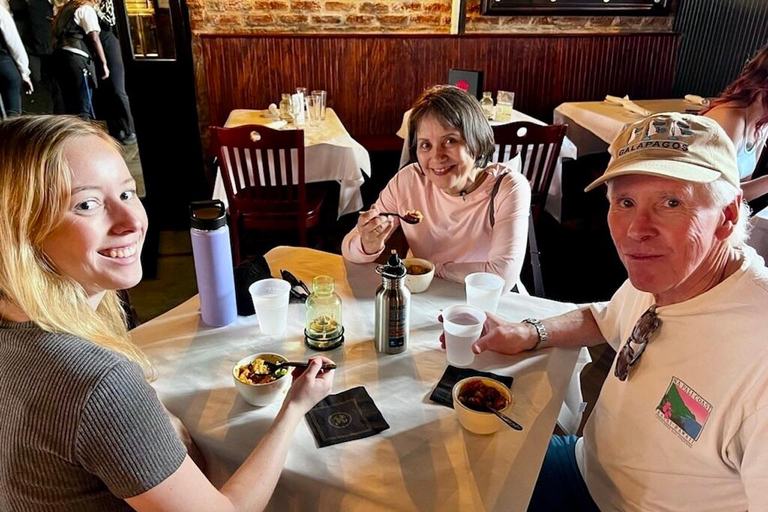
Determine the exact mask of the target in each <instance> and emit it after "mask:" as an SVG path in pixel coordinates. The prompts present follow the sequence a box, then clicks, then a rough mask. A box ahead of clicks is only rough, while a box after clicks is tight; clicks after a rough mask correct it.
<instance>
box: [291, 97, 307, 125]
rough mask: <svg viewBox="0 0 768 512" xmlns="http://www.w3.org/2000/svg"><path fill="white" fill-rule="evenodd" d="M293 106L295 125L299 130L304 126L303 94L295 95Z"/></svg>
mask: <svg viewBox="0 0 768 512" xmlns="http://www.w3.org/2000/svg"><path fill="white" fill-rule="evenodd" d="M291 105H292V106H293V124H295V125H296V127H297V128H298V127H299V126H301V125H303V124H304V96H302V95H301V93H296V94H294V95H293V98H292V100H291Z"/></svg>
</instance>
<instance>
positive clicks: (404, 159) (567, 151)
mask: <svg viewBox="0 0 768 512" xmlns="http://www.w3.org/2000/svg"><path fill="white" fill-rule="evenodd" d="M410 115H411V111H410V110H408V111H406V112H405V114H403V122H402V124H401V125H400V128H399V129H398V130H397V136H398V137H400V138H401V139H403V150H402V152H401V153H400V167H403V166H404V165H405V164H407V163H408V161H409V160H410V154H409V151H408V118H409V117H410ZM519 121H528V122H530V123H535V124H539V125H545V124H546V123H544V122H542V121H539V120H538V119H536V118H533V117H531V116H529V115H528V114H523V113H522V112H519V111H517V110H513V111H512V115H511V116H510V119H509V121H503V122H500V121H495V120H494V121H490V123H491V126H499V125H503V124H509V123H516V122H519ZM497 152H498V148H497ZM563 158H572V159H575V158H576V146H575V145H574V144H573V143H572V142H571V141H570V140H568V138H567V137H566V138H565V139H564V140H563V146H562V147H561V148H560V157H559V158H558V159H557V166H556V167H555V174H554V176H553V177H552V183H551V184H550V185H549V191H548V192H547V202H546V204H545V205H544V210H546V211H548V212H549V213H550V214H551V215H552V216H553V217H554V218H555V219H556V220H557V221H558V222H560V216H561V213H562V200H563V185H562V175H563Z"/></svg>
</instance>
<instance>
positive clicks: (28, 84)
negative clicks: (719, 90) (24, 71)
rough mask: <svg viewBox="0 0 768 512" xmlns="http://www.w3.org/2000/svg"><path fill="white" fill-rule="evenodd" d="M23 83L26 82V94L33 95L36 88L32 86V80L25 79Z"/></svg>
mask: <svg viewBox="0 0 768 512" xmlns="http://www.w3.org/2000/svg"><path fill="white" fill-rule="evenodd" d="M22 81H23V82H24V92H25V93H26V94H32V93H33V92H34V91H35V86H34V85H32V79H31V78H23V79H22Z"/></svg>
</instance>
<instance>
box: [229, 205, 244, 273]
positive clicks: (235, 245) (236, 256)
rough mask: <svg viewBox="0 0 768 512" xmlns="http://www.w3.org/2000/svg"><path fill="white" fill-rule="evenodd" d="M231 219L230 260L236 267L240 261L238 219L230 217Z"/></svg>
mask: <svg viewBox="0 0 768 512" xmlns="http://www.w3.org/2000/svg"><path fill="white" fill-rule="evenodd" d="M231 219H232V260H233V261H234V264H235V266H236V267H237V266H238V265H240V262H241V260H242V258H241V256H240V234H239V231H240V229H239V226H238V224H239V222H240V221H239V219H237V218H235V217H231Z"/></svg>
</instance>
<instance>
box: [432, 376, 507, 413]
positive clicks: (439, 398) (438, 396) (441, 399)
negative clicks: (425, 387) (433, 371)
mask: <svg viewBox="0 0 768 512" xmlns="http://www.w3.org/2000/svg"><path fill="white" fill-rule="evenodd" d="M467 377H488V378H489V379H493V380H497V381H499V382H501V383H502V384H504V385H505V386H507V387H508V388H509V387H512V381H513V380H514V379H513V378H512V377H506V376H504V375H496V374H495V373H490V372H481V371H480V370H473V369H472V368H456V367H455V366H451V365H448V368H446V369H445V373H444V374H443V377H442V378H441V379H440V382H438V383H437V387H436V388H435V390H434V391H433V392H432V394H431V395H430V397H429V399H430V400H432V401H433V402H436V403H438V404H440V405H445V406H446V407H450V408H451V409H453V395H452V394H451V393H452V392H453V385H454V384H456V383H457V382H459V381H460V380H461V379H466V378H467Z"/></svg>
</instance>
